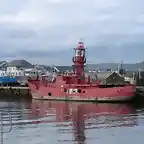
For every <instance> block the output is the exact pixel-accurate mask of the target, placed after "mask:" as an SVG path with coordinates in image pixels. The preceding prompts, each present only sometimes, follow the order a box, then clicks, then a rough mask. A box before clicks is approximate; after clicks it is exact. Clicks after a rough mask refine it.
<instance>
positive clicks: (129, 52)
mask: <svg viewBox="0 0 144 144" xmlns="http://www.w3.org/2000/svg"><path fill="white" fill-rule="evenodd" d="M143 5H144V1H143V0H0V50H1V51H0V60H7V61H10V60H14V59H26V60H28V61H30V62H32V63H33V62H35V63H38V64H47V65H49V64H55V65H70V64H71V63H72V62H71V61H72V56H73V54H74V52H73V48H74V47H76V46H77V42H78V41H79V40H83V41H84V43H85V46H86V47H87V54H86V56H87V63H101V62H120V61H121V60H123V61H124V62H125V63H133V62H140V61H143V60H144V58H143V57H144V9H143Z"/></svg>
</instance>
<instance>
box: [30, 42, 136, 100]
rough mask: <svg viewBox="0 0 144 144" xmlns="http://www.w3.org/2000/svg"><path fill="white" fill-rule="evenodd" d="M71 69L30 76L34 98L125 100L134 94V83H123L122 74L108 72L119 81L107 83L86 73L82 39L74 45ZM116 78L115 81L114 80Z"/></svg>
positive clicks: (111, 77) (110, 77)
mask: <svg viewBox="0 0 144 144" xmlns="http://www.w3.org/2000/svg"><path fill="white" fill-rule="evenodd" d="M74 50H75V55H74V57H73V63H74V65H73V67H74V73H70V74H65V75H55V76H54V75H53V76H52V78H51V79H50V75H49V76H42V77H41V78H40V79H41V80H38V78H37V79H36V80H32V79H31V80H29V83H28V84H29V87H30V90H31V94H32V97H33V98H34V99H47V100H70V101H127V100H130V99H132V98H133V97H134V95H135V90H136V87H135V86H133V85H130V84H125V82H124V78H123V77H122V76H120V75H119V74H117V73H113V74H112V75H110V76H109V79H116V78H117V80H119V82H117V83H115V84H110V85H107V83H101V81H99V80H98V79H96V80H95V81H91V80H90V77H89V76H88V75H87V74H85V72H84V67H85V63H86V57H85V47H84V43H83V42H79V43H78V47H77V48H75V49H74ZM117 80H115V81H117Z"/></svg>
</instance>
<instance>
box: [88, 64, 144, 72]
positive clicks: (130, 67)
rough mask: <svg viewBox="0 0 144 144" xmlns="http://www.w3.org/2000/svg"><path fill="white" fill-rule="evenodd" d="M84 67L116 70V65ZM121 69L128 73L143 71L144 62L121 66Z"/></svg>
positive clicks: (89, 65)
mask: <svg viewBox="0 0 144 144" xmlns="http://www.w3.org/2000/svg"><path fill="white" fill-rule="evenodd" d="M86 67H87V69H97V68H99V69H117V68H118V63H101V64H87V65H86ZM122 67H123V69H127V70H128V71H136V70H138V69H139V68H141V69H144V62H141V63H136V64H123V65H122Z"/></svg>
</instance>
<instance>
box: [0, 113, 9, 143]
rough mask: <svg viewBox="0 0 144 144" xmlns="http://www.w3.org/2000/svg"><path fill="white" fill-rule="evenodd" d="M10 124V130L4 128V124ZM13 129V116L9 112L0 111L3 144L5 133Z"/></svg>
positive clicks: (0, 130)
mask: <svg viewBox="0 0 144 144" xmlns="http://www.w3.org/2000/svg"><path fill="white" fill-rule="evenodd" d="M5 122H6V125H7V126H9V128H8V130H4V125H5ZM7 122H8V123H7ZM11 130H12V117H11V114H10V113H9V112H3V111H1V112H0V133H1V144H3V143H4V142H3V134H4V133H10V132H11Z"/></svg>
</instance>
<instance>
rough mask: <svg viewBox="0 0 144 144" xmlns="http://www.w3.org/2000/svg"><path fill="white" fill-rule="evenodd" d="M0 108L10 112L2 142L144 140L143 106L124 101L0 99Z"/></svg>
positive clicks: (92, 143)
mask: <svg viewBox="0 0 144 144" xmlns="http://www.w3.org/2000/svg"><path fill="white" fill-rule="evenodd" d="M0 109H1V111H3V112H9V113H11V116H12V131H11V132H10V133H7V134H4V140H3V143H4V144H14V143H15V144H25V143H27V144H29V143H30V144H96V143H98V144H116V143H117V144H128V143H130V144H136V143H138V144H143V143H144V137H143V134H144V109H143V108H135V107H134V106H131V105H127V104H95V103H93V104H92V103H66V102H48V101H45V102H43V101H32V102H30V101H29V102H28V101H24V100H18V101H11V100H1V101H0ZM3 120H4V121H3V123H4V130H8V127H9V125H8V124H9V121H8V118H7V117H4V118H3Z"/></svg>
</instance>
